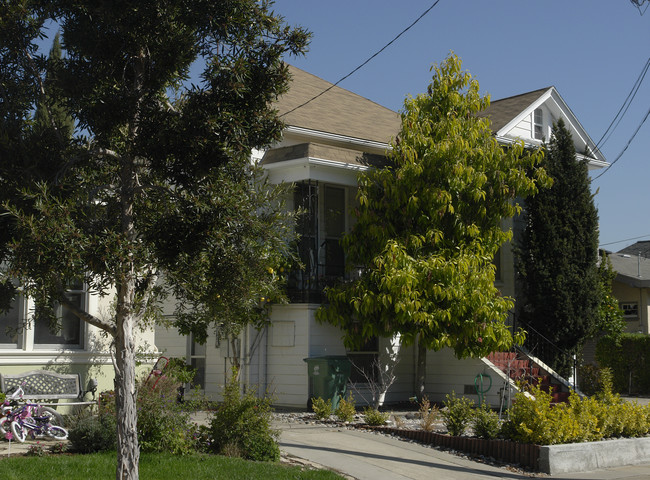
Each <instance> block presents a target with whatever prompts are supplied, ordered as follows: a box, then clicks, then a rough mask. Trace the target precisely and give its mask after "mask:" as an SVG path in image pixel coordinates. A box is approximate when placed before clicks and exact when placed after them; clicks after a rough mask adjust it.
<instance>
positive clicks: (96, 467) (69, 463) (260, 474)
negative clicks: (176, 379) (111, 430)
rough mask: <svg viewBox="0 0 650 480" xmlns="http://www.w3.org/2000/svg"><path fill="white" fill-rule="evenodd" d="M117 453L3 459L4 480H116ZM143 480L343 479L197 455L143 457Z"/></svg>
mask: <svg viewBox="0 0 650 480" xmlns="http://www.w3.org/2000/svg"><path fill="white" fill-rule="evenodd" d="M115 462H116V458H115V453H101V454H91V455H48V456H46V457H24V456H20V457H19V456H16V457H9V458H7V457H2V456H0V472H2V473H1V475H0V476H1V477H2V479H3V480H25V479H28V478H44V479H47V480H57V479H65V480H94V479H102V480H103V479H111V480H112V479H114V478H115ZM140 478H142V479H143V480H149V479H155V480H167V479H169V480H183V479H184V480H189V479H192V480H202V479H210V480H213V479H216V480H220V479H223V480H240V479H241V480H254V479H263V480H269V479H274V480H275V479H278V480H285V479H286V480H340V479H341V478H342V477H340V476H339V475H336V474H335V473H333V472H330V471H326V470H303V469H301V468H299V467H288V466H285V465H280V464H274V463H263V462H249V461H246V460H242V459H239V458H226V457H222V456H217V455H205V454H196V455H189V456H185V457H182V456H173V455H167V454H142V455H141V457H140Z"/></svg>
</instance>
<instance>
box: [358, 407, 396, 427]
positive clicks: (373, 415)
mask: <svg viewBox="0 0 650 480" xmlns="http://www.w3.org/2000/svg"><path fill="white" fill-rule="evenodd" d="M363 416H364V418H365V420H366V423H367V424H368V425H373V426H379V425H384V424H385V423H386V421H387V420H388V417H389V416H390V415H389V414H388V413H386V412H380V411H379V410H377V409H376V408H373V407H366V409H365V410H364V411H363Z"/></svg>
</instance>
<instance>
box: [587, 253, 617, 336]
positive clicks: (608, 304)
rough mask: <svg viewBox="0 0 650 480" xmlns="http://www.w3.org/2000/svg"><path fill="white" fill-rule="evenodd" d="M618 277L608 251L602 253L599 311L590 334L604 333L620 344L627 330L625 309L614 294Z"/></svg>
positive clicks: (599, 276)
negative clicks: (614, 282)
mask: <svg viewBox="0 0 650 480" xmlns="http://www.w3.org/2000/svg"><path fill="white" fill-rule="evenodd" d="M615 278H616V270H614V267H613V266H612V261H611V260H610V259H609V256H608V255H607V254H606V253H602V255H600V262H599V263H598V280H599V282H598V289H599V291H598V298H599V304H598V311H597V315H596V321H595V322H594V330H593V331H592V332H591V335H590V336H596V335H599V334H600V335H604V336H606V337H610V338H612V339H613V340H614V342H616V344H618V343H619V342H620V340H621V335H623V333H624V332H625V328H626V324H625V319H624V318H623V310H621V307H620V306H619V305H618V300H617V299H616V297H615V296H614V295H613V294H612V282H613V281H614V279H615Z"/></svg>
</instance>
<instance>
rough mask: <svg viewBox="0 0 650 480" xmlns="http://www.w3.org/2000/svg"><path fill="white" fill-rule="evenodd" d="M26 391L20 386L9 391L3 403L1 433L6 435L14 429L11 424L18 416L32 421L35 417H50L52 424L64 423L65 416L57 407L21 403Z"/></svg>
mask: <svg viewBox="0 0 650 480" xmlns="http://www.w3.org/2000/svg"><path fill="white" fill-rule="evenodd" d="M24 393H25V392H24V391H23V389H22V386H20V387H13V388H12V389H10V390H8V391H7V395H6V397H5V401H4V403H3V404H2V408H1V410H0V435H1V436H3V437H4V436H6V435H7V433H8V432H9V431H11V430H12V428H11V424H12V423H13V421H14V420H16V419H17V418H18V416H24V418H29V419H30V423H34V422H35V421H34V419H33V417H35V416H36V417H41V418H43V417H48V418H49V422H48V423H50V424H53V426H57V427H58V426H61V425H63V417H61V414H60V413H59V412H57V411H56V410H55V409H53V408H51V407H47V406H43V405H38V404H35V403H27V404H24V405H20V404H19V403H18V402H19V400H22V398H23V394H24Z"/></svg>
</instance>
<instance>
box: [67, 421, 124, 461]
mask: <svg viewBox="0 0 650 480" xmlns="http://www.w3.org/2000/svg"><path fill="white" fill-rule="evenodd" d="M68 440H69V441H70V449H71V450H73V451H75V452H78V453H95V452H105V451H110V450H115V449H116V448H117V426H116V423H115V416H114V415H111V414H100V415H96V416H87V417H81V418H79V419H78V420H77V422H75V425H74V427H72V428H71V429H70V431H69V432H68Z"/></svg>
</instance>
